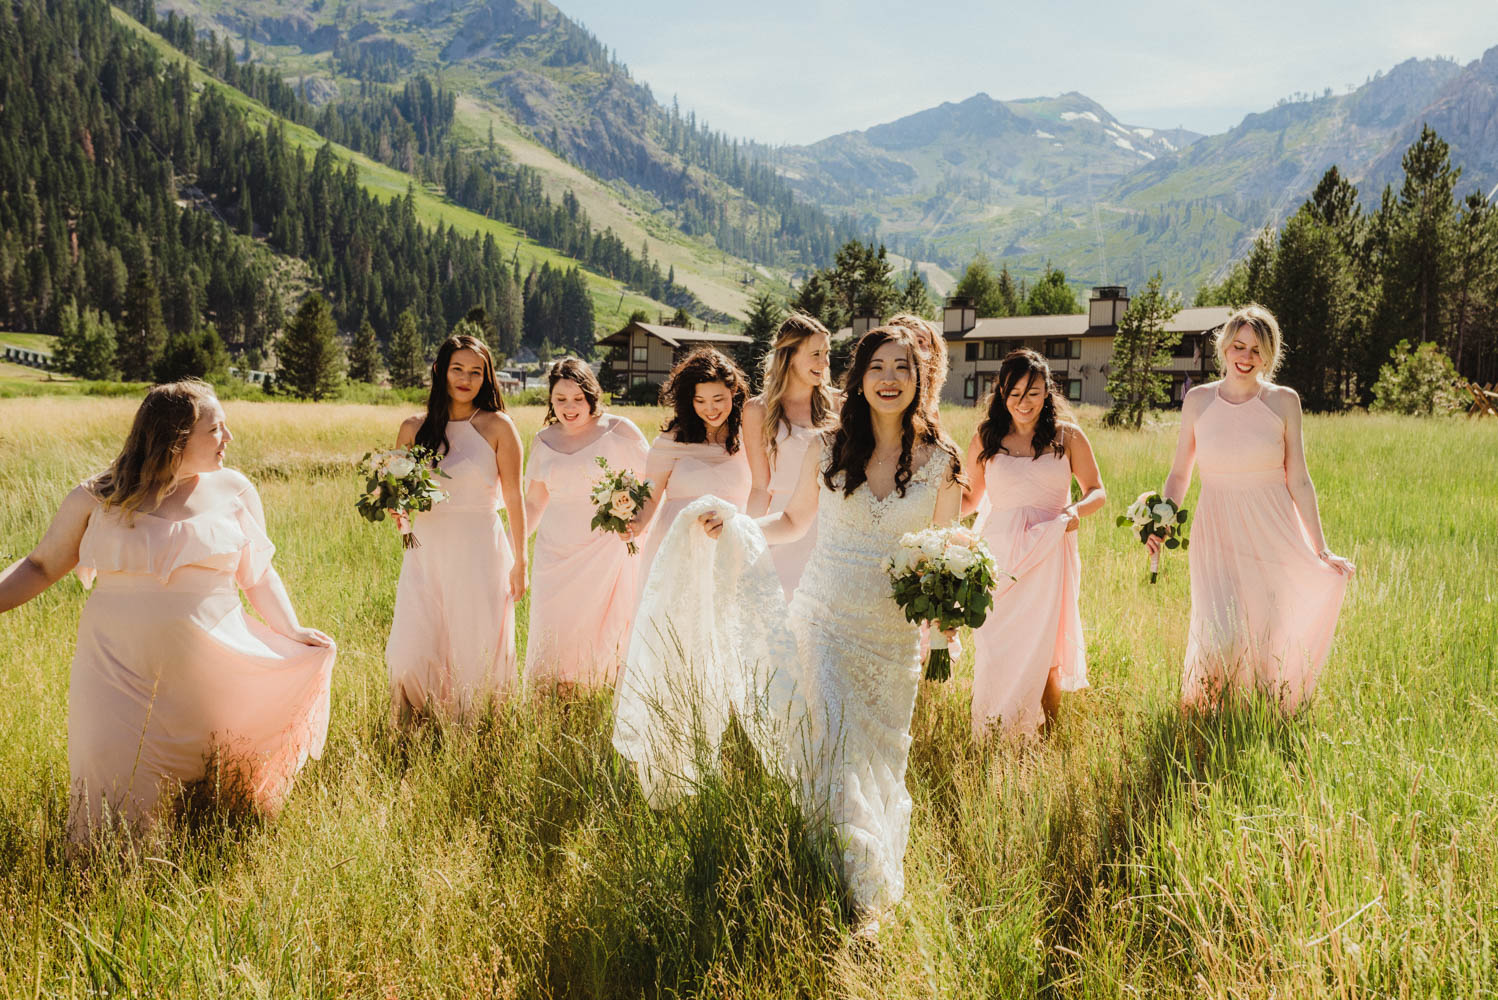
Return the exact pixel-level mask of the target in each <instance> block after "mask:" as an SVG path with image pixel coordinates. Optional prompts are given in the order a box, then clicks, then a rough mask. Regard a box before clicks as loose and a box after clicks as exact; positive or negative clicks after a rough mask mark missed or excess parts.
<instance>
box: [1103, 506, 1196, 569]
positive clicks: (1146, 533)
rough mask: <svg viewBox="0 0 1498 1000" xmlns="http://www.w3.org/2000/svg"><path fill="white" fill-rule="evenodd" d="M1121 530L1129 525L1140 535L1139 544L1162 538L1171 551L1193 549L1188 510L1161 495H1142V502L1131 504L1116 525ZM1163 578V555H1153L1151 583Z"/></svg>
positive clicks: (1155, 553) (1119, 517) (1157, 553)
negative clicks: (1187, 518)
mask: <svg viewBox="0 0 1498 1000" xmlns="http://www.w3.org/2000/svg"><path fill="white" fill-rule="evenodd" d="M1116 523H1117V524H1118V525H1119V526H1120V527H1123V526H1125V525H1127V526H1128V528H1129V530H1130V531H1132V532H1134V534H1136V535H1138V536H1139V541H1140V542H1144V541H1146V540H1147V539H1148V538H1149V537H1150V536H1151V535H1154V536H1156V537H1158V538H1160V539H1161V540H1162V541H1163V542H1164V543H1165V547H1166V548H1167V549H1174V548H1180V549H1182V550H1185V549H1187V548H1189V547H1190V545H1191V540H1190V539H1189V538H1187V537H1186V508H1184V507H1179V506H1177V505H1176V502H1175V501H1174V500H1167V499H1166V498H1165V497H1163V496H1161V495H1160V494H1159V493H1141V494H1139V499H1137V500H1135V501H1134V502H1133V503H1131V504H1130V505H1129V509H1128V510H1127V511H1125V512H1124V513H1122V514H1120V515H1118V520H1117V522H1116ZM1159 575H1160V553H1159V552H1152V553H1150V583H1154V582H1155V580H1156V578H1157V577H1159Z"/></svg>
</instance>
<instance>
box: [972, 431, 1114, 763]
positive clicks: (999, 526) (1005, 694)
mask: <svg viewBox="0 0 1498 1000" xmlns="http://www.w3.org/2000/svg"><path fill="white" fill-rule="evenodd" d="M1071 480H1072V474H1071V462H1070V461H1069V460H1068V459H1067V457H1066V456H1065V455H1057V454H1055V453H1054V452H1052V451H1050V450H1049V449H1047V451H1046V453H1045V454H1043V455H1041V456H1040V457H1039V458H1035V459H1032V458H1030V457H1028V456H1023V457H1022V456H1016V455H1007V454H1004V453H1002V452H1001V453H1000V454H997V455H994V456H993V457H992V458H990V459H988V461H987V462H986V463H984V467H983V481H984V484H985V485H984V495H985V496H986V497H987V498H988V500H989V502H990V504H991V505H992V510H991V511H990V512H989V514H988V517H987V519H986V520H985V521H984V522H983V529H982V534H983V539H984V541H986V542H987V543H988V547H989V550H990V551H992V552H993V558H994V563H995V564H996V565H997V566H998V568H999V569H1000V570H1001V571H1003V572H1004V573H1009V574H1012V575H1013V577H1014V579H1012V580H1011V579H1010V578H1009V577H1008V576H1004V575H1002V574H1001V575H1000V576H999V578H998V584H997V586H996V587H995V588H994V603H993V608H992V609H991V610H990V611H989V613H988V620H987V621H985V622H984V623H983V627H982V628H980V629H978V630H977V631H976V632H975V633H974V635H973V640H974V644H975V646H976V647H977V662H976V664H975V665H974V667H973V731H974V733H976V734H979V735H981V734H982V733H983V732H984V730H986V729H988V728H989V727H990V726H993V725H995V724H997V725H998V726H1000V727H1002V729H1003V731H1004V732H1006V733H1009V734H1024V735H1029V734H1032V733H1034V732H1035V731H1036V730H1037V729H1038V728H1039V727H1040V724H1041V722H1042V721H1043V720H1044V712H1043V711H1042V709H1041V704H1040V699H1041V693H1042V692H1043V691H1044V690H1045V685H1046V679H1047V678H1048V677H1050V676H1052V675H1054V676H1055V678H1056V681H1057V685H1058V686H1059V687H1060V688H1061V690H1063V691H1076V690H1079V689H1081V688H1084V687H1086V686H1087V649H1086V643H1085V641H1084V640H1083V637H1082V615H1081V612H1080V611H1079V609H1078V604H1077V597H1078V593H1079V591H1080V589H1081V581H1082V560H1081V557H1080V556H1079V555H1078V552H1077V533H1076V532H1075V531H1070V532H1069V531H1067V530H1066V518H1065V516H1064V515H1063V514H1062V511H1063V509H1064V508H1065V507H1066V505H1067V504H1068V503H1069V502H1070V501H1071Z"/></svg>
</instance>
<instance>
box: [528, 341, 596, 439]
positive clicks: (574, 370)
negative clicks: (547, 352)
mask: <svg viewBox="0 0 1498 1000" xmlns="http://www.w3.org/2000/svg"><path fill="white" fill-rule="evenodd" d="M562 379H567V380H569V381H571V382H576V383H577V387H578V388H579V389H581V390H582V391H583V399H586V400H587V401H588V412H589V413H590V414H592V413H597V412H598V401H599V400H600V399H602V398H603V386H601V385H599V384H598V376H597V375H594V374H593V369H591V368H589V367H588V365H587V362H585V361H583V360H581V359H580V358H573V357H566V358H559V359H558V360H556V361H553V362H552V363H551V367H550V368H548V369H546V416H545V417H544V418H542V420H541V426H542V427H546V426H549V425H551V424H554V423H556V422H557V413H556V410H554V409H552V407H551V391H552V390H553V389H555V388H556V387H557V383H558V382H560V381H562Z"/></svg>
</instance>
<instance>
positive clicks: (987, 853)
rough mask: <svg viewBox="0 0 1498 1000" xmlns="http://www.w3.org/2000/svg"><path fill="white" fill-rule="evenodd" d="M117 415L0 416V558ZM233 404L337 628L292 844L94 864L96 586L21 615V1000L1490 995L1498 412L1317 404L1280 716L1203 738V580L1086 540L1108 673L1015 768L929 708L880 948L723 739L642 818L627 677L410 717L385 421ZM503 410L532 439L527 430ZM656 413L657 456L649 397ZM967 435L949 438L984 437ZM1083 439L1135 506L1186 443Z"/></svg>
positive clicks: (1153, 436) (270, 828)
mask: <svg viewBox="0 0 1498 1000" xmlns="http://www.w3.org/2000/svg"><path fill="white" fill-rule="evenodd" d="M133 407H134V401H133V400H128V399H102V398H78V397H73V398H67V397H46V398H36V399H12V400H0V496H3V497H4V503H3V504H0V550H4V551H5V552H7V553H9V555H10V556H11V557H14V556H16V555H19V554H21V553H22V552H24V551H26V549H27V548H29V546H30V545H31V544H32V543H33V542H34V541H35V539H36V538H37V537H39V535H40V533H41V531H42V530H43V528H44V527H45V525H46V522H47V520H48V518H49V517H50V515H51V512H52V511H53V509H54V508H55V506H56V504H57V502H58V501H59V500H60V499H61V497H62V496H63V494H64V493H65V492H66V491H67V489H68V488H69V487H70V486H71V484H73V483H75V482H77V481H78V480H79V479H81V478H83V477H84V476H85V475H87V474H88V473H90V472H91V471H93V470H95V469H97V468H98V467H99V466H100V465H101V464H102V463H103V462H104V461H105V460H106V459H107V458H108V457H109V456H110V455H111V453H112V450H113V449H114V448H115V447H116V446H117V445H118V443H119V441H120V439H121V437H122V435H123V432H124V429H125V426H126V423H127V421H128V419H129V416H130V414H131V412H132V410H133ZM228 411H229V416H230V421H231V426H232V428H233V430H234V432H235V435H236V440H235V442H234V444H233V445H232V446H231V461H232V463H233V464H235V465H237V466H238V467H239V468H241V469H243V470H244V471H245V472H247V473H248V474H249V475H250V476H251V477H253V478H254V479H255V480H256V482H257V483H258V484H259V487H260V490H261V493H262V496H263V497H264V499H265V505H266V509H267V514H268V517H269V520H270V532H271V535H272V537H273V538H274V540H275V541H276V543H277V545H278V546H279V554H278V557H277V562H278V566H279V568H280V570H281V573H282V574H283V576H284V577H285V578H286V581H287V586H288V589H289V590H290V592H291V593H292V595H293V599H294V600H295V602H296V604H297V606H298V609H299V610H300V612H301V616H302V618H303V620H304V621H305V622H307V623H308V624H311V625H315V626H317V627H320V628H324V629H326V630H327V631H328V632H330V633H332V634H333V635H334V636H335V637H336V638H337V639H338V640H339V643H340V649H341V652H340V658H339V669H338V673H337V676H336V678H335V686H334V714H333V724H332V730H331V732H330V735H329V741H328V749H327V752H326V754H325V755H324V758H323V759H322V760H321V761H318V762H315V763H312V764H311V765H309V767H308V768H307V769H306V770H305V771H304V772H303V774H302V776H301V778H300V779H299V782H298V784H297V788H296V790H295V792H294V793H293V795H292V798H291V800H290V803H289V804H288V806H287V808H286V810H285V811H284V812H283V814H282V815H281V816H280V817H278V818H277V819H275V820H274V821H263V820H246V819H242V818H235V817H231V816H226V815H214V814H208V815H197V816H191V817H185V818H184V819H183V820H182V821H180V822H177V823H174V824H172V825H171V826H170V827H169V828H167V829H164V830H162V831H160V832H159V834H157V835H156V836H155V838H154V839H153V840H152V841H151V842H149V843H147V844H145V845H142V846H141V847H140V848H139V849H137V850H134V851H130V852H121V851H116V850H105V851H101V852H100V853H98V854H97V855H96V856H95V857H94V858H93V859H92V861H91V863H84V862H83V861H82V860H80V859H77V858H73V857H70V856H69V854H68V852H67V850H66V848H65V833H64V826H63V823H64V813H65V803H66V794H67V756H66V701H67V682H68V676H67V675H68V663H69V660H70V658H71V655H72V646H73V641H74V634H75V628H76V622H77V615H78V611H79V608H80V606H81V605H82V602H83V600H84V596H85V595H84V593H83V591H82V590H81V589H80V588H79V586H78V585H77V583H76V582H75V581H73V580H72V579H69V580H65V581H63V582H62V583H60V584H59V585H58V586H56V587H54V588H53V589H52V590H51V591H49V592H48V593H47V594H45V595H43V596H42V597H40V598H38V599H37V600H36V601H34V602H32V603H31V604H29V605H27V606H26V607H24V608H22V609H20V610H18V611H17V612H15V613H12V614H8V615H6V616H5V617H4V618H3V619H0V773H3V774H4V775H5V777H4V778H3V780H0V995H3V996H23V997H32V996H67V997H74V996H76V997H83V996H103V995H109V996H173V997H175V996H232V997H240V996H243V997H271V996H274V997H282V996H316V997H345V996H346V997H390V996H393V997H408V996H410V997H416V996H423V997H424V996H437V997H454V998H456V997H470V996H515V997H531V996H558V997H591V996H606V997H609V996H663V995H667V996H669V995H681V996H694V995H703V996H732V997H781V996H785V997H790V996H827V995H838V996H850V997H905V996H910V997H925V996H943V997H945V996H973V997H988V996H1002V997H1026V996H1044V997H1092V996H1108V997H1112V996H1126V995H1139V996H1166V997H1175V996H1179V997H1187V996H1190V997H1196V996H1203V995H1205V996H1223V997H1229V996H1231V997H1239V996H1244V997H1247V996H1262V997H1269V996H1275V997H1322V996H1327V997H1331V996H1338V997H1341V996H1368V995H1387V996H1407V997H1476V996H1484V995H1492V994H1493V993H1494V991H1495V990H1498V952H1495V941H1494V927H1495V926H1498V795H1495V789H1498V762H1495V757H1498V754H1495V749H1494V748H1495V747H1498V689H1495V678H1494V672H1495V671H1494V658H1495V654H1494V649H1495V646H1498V604H1495V597H1498V584H1495V575H1494V567H1495V566H1498V515H1495V513H1494V505H1493V501H1494V498H1495V497H1498V423H1495V422H1492V421H1487V422H1472V423H1468V422H1461V421H1455V422H1418V421H1414V420H1408V419H1401V418H1393V417H1383V416H1377V417H1374V416H1362V415H1360V416H1344V417H1326V418H1310V419H1308V421H1307V425H1306V435H1307V448H1308V453H1309V456H1310V461H1311V469H1312V472H1313V474H1314V476H1315V478H1316V482H1317V486H1318V489H1319V491H1320V495H1321V502H1322V510H1323V517H1324V519H1325V522H1326V526H1327V534H1328V538H1329V540H1330V541H1331V544H1332V545H1333V547H1334V548H1335V549H1337V550H1338V551H1339V552H1343V553H1345V554H1347V555H1349V556H1350V557H1351V558H1352V559H1354V560H1355V561H1356V562H1357V563H1358V566H1359V574H1358V577H1357V579H1356V581H1355V582H1354V583H1353V585H1352V588H1351V590H1350V591H1349V597H1348V600H1347V603H1346V605H1345V607H1344V609H1343V613H1342V620H1341V624H1340V627H1339V631H1338V640H1337V644H1336V646H1335V648H1334V651H1333V654H1332V658H1331V661H1330V663H1329V664H1328V667H1327V670H1326V673H1325V675H1324V679H1323V683H1322V689H1321V696H1320V698H1319V700H1318V701H1317V702H1316V703H1315V704H1314V705H1313V706H1312V708H1311V709H1310V710H1309V711H1308V712H1307V713H1305V714H1304V715H1303V716H1301V717H1299V718H1296V719H1293V720H1284V719H1281V718H1279V717H1277V716H1276V715H1275V714H1274V713H1273V712H1272V711H1270V710H1268V709H1266V708H1265V707H1264V706H1263V705H1250V706H1247V707H1244V708H1240V709H1235V710H1233V711H1230V712H1226V713H1223V714H1221V715H1219V716H1215V717H1209V718H1203V719H1190V718H1185V717H1182V716H1181V715H1180V714H1179V713H1178V712H1177V711H1176V709H1175V701H1176V696H1177V690H1178V682H1179V665H1180V661H1181V656H1182V653H1183V651H1184V646H1185V625H1186V616H1187V612H1188V601H1189V595H1188V588H1187V574H1186V564H1185V562H1184V560H1182V559H1180V558H1172V557H1171V556H1173V555H1174V554H1171V555H1169V556H1167V561H1166V564H1165V568H1164V572H1163V573H1162V575H1161V579H1160V583H1159V584H1158V585H1156V586H1154V587H1151V586H1150V585H1149V584H1148V583H1147V582H1146V574H1145V572H1144V570H1145V566H1144V560H1143V556H1142V553H1141V551H1140V549H1139V547H1138V546H1137V544H1133V543H1131V542H1130V540H1129V538H1128V536H1127V533H1126V532H1124V531H1122V530H1120V529H1115V528H1113V527H1112V525H1111V522H1110V520H1109V518H1108V517H1107V516H1102V517H1097V518H1092V519H1089V521H1088V522H1087V523H1086V524H1085V525H1084V527H1083V530H1082V538H1081V542H1082V548H1083V552H1082V557H1083V561H1084V566H1085V572H1084V594H1083V616H1084V620H1085V622H1086V625H1087V629H1088V654H1089V668H1090V674H1091V678H1092V684H1093V686H1092V688H1091V689H1090V690H1088V691H1086V692H1082V693H1079V694H1077V695H1074V696H1071V697H1069V698H1068V700H1067V701H1066V702H1065V703H1064V705H1063V709H1062V714H1061V718H1060V723H1059V725H1058V727H1057V729H1056V731H1055V733H1054V735H1053V736H1052V737H1051V738H1049V739H1047V740H1045V741H1043V742H1040V743H1035V744H1019V745H1010V744H1003V743H996V744H993V743H990V744H976V743H974V741H973V740H972V737H971V736H970V734H969V728H968V713H967V701H966V696H967V685H968V679H969V678H970V676H971V661H970V659H969V660H968V661H966V662H964V663H962V664H960V665H959V666H958V669H957V671H956V676H955V677H954V680H953V681H952V682H951V683H949V684H947V685H945V686H931V687H927V688H926V689H925V690H923V692H922V695H921V700H920V704H919V706H918V709H917V715H916V719H915V723H914V737H915V743H914V747H913V749H912V753H911V773H910V779H909V780H910V786H911V789H912V792H913V794H914V796H915V799H916V809H915V815H914V819H913V829H912V835H911V842H910V849H909V851H908V853H907V856H906V874H907V881H908V889H907V898H906V902H905V904H904V905H903V907H902V908H901V911H900V914H899V918H898V920H897V921H896V922H895V924H894V925H893V926H889V927H886V929H885V930H884V931H883V932H882V933H881V934H880V936H879V937H878V939H877V940H876V941H874V942H872V943H866V942H862V941H854V940H853V939H851V938H850V936H849V933H848V930H849V927H848V924H849V915H848V914H847V912H846V911H845V909H844V904H843V901H842V899H841V896H840V893H839V891H838V888H837V884H836V879H835V877H834V875H833V870H834V869H833V867H832V864H831V862H830V860H829V855H828V851H829V849H830V845H828V844H827V843H826V841H825V840H823V839H821V838H819V837H818V836H817V835H816V832H815V831H809V830H807V829H805V827H804V825H803V824H802V822H801V820H800V819H799V817H798V815H797V813H796V811H795V809H794V808H792V806H791V803H790V801H789V799H788V797H787V795H786V794H785V792H784V790H783V789H782V788H781V787H780V786H778V785H777V784H776V783H775V782H773V781H771V780H769V779H767V778H766V777H765V776H764V775H763V774H762V773H761V772H760V771H759V770H758V768H757V767H756V766H755V765H754V763H753V758H752V754H751V753H750V752H749V751H748V750H747V749H746V748H745V747H743V746H742V745H741V744H739V743H738V742H737V741H733V740H731V741H730V744H729V746H728V748H727V750H726V751H725V754H724V758H725V759H724V765H723V767H721V768H720V769H719V771H718V772H717V776H715V777H714V779H713V780H712V781H711V782H710V783H709V786H708V787H707V788H706V789H704V791H703V793H702V794H701V795H699V796H697V797H696V798H694V799H692V800H689V801H687V802H686V803H684V804H682V805H681V806H678V807H675V808H673V809H669V810H665V811H662V812H659V813H656V812H652V811H651V810H649V809H648V808H646V806H645V805H644V803H643V801H642V799H641V796H640V794H639V791H638V787H637V785H636V783H635V781H634V777H633V775H632V774H631V773H630V771H629V769H628V767H627V766H625V765H624V764H622V763H621V762H620V761H619V759H618V758H617V757H616V755H615V754H614V753H613V751H612V750H611V749H610V746H609V735H610V700H609V697H608V695H607V694H606V693H604V694H599V695H597V696H594V697H591V698H584V699H581V700H577V701H571V702H562V703H559V702H555V701H549V700H541V701H530V700H516V701H513V702H511V703H509V704H506V705H505V706H503V707H501V708H500V709H499V710H498V711H497V712H495V713H494V714H493V715H492V716H490V717H488V718H486V719H485V720H483V722H482V723H481V724H479V725H477V726H475V727H473V728H471V729H455V728H449V729H440V728H437V727H429V728H427V729H423V730H420V731H418V732H416V733H414V734H411V735H408V736H397V735H396V734H394V733H392V732H391V731H390V730H389V729H388V728H387V726H386V724H385V717H386V701H385V682H384V666H383V656H382V650H383V643H384V638H385V635H386V633H387V631H388V628H389V623H390V615H391V607H392V604H393V598H394V585H395V578H396V575H397V572H398V568H399V546H398V544H396V542H395V540H394V538H393V537H392V535H391V534H390V533H389V532H388V531H381V530H379V529H378V528H377V527H374V526H371V525H368V524H366V523H365V522H363V521H362V520H360V519H359V518H358V517H357V515H356V514H355V513H354V511H353V507H352V503H351V502H350V497H351V496H352V494H353V489H354V485H353V484H354V478H353V476H352V473H351V471H350V466H349V463H351V462H352V461H353V460H354V459H356V458H357V457H358V456H359V455H360V454H362V453H363V452H364V451H365V450H367V449H368V448H370V447H371V446H372V445H373V444H375V443H380V442H386V441H390V440H393V438H394V434H395V429H396V424H397V422H398V420H399V417H400V415H401V411H399V410H396V409H393V408H390V407H376V406H367V405H355V404H325V405H320V406H316V407H313V406H305V405H296V404H283V403H248V402H231V403H229V404H228ZM516 415H517V419H518V420H519V421H520V422H521V425H522V430H523V431H524V432H525V434H526V436H527V438H528V437H529V436H530V434H531V433H532V432H533V431H534V429H535V428H536V427H537V426H538V425H539V420H540V411H539V410H538V409H522V410H518V411H517V412H516ZM631 415H632V416H636V417H637V419H638V420H639V422H640V423H641V424H642V426H643V427H644V428H645V429H646V431H647V433H652V432H653V430H654V427H655V424H656V422H657V420H658V412H657V411H636V412H632V413H631ZM948 421H949V424H950V425H951V426H952V429H953V431H954V432H955V436H957V437H959V439H961V440H964V441H965V437H966V434H967V433H969V432H970V431H971V429H972V425H973V423H974V421H975V415H974V414H973V413H972V412H971V411H952V412H951V413H949V414H948ZM1088 431H1089V434H1090V436H1091V437H1092V439H1093V443H1094V446H1095V449H1096V451H1097V453H1098V456H1099V459H1100V461H1101V463H1102V467H1103V473H1104V477H1105V480H1106V482H1107V485H1108V488H1109V490H1110V493H1111V495H1112V497H1113V500H1112V502H1111V503H1112V505H1118V504H1120V503H1121V502H1126V501H1127V500H1128V499H1130V498H1132V497H1133V496H1134V495H1136V494H1137V493H1138V492H1140V491H1142V490H1143V489H1145V488H1147V487H1153V486H1157V485H1158V484H1159V482H1160V480H1161V479H1162V478H1163V476H1164V474H1165V471H1166V465H1167V463H1168V461H1169V458H1170V454H1171V448H1172V445H1173V443H1174V427H1173V426H1172V425H1170V424H1169V423H1168V422H1166V423H1162V424H1160V425H1157V426H1154V427H1152V428H1150V429H1147V430H1145V431H1144V432H1141V433H1138V434H1126V433H1122V432H1115V431H1110V430H1106V429H1103V428H1100V427H1096V426H1095V425H1094V422H1093V421H1092V420H1090V419H1088ZM1110 509H1114V508H1110ZM521 618H522V620H523V618H524V612H523V609H522V615H521ZM969 645H971V644H970V643H969Z"/></svg>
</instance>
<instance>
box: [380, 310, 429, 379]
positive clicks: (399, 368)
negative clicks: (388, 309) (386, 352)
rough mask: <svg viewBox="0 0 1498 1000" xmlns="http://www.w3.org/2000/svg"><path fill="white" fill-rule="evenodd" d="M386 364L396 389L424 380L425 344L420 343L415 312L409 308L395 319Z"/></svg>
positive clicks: (419, 331)
mask: <svg viewBox="0 0 1498 1000" xmlns="http://www.w3.org/2000/svg"><path fill="white" fill-rule="evenodd" d="M386 366H387V367H388V368H389V369H390V384H391V385H393V386H395V387H396V388H398V389H410V388H412V387H414V386H419V385H422V384H424V383H425V382H426V374H427V363H426V345H425V344H424V343H422V336H421V326H420V325H419V324H418V323H417V322H416V314H415V313H413V312H412V311H411V310H409V309H407V310H406V311H405V312H403V313H401V314H400V317H399V318H398V319H397V320H396V321H395V333H394V334H392V335H391V337H390V356H389V358H388V359H387V361H386Z"/></svg>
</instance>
